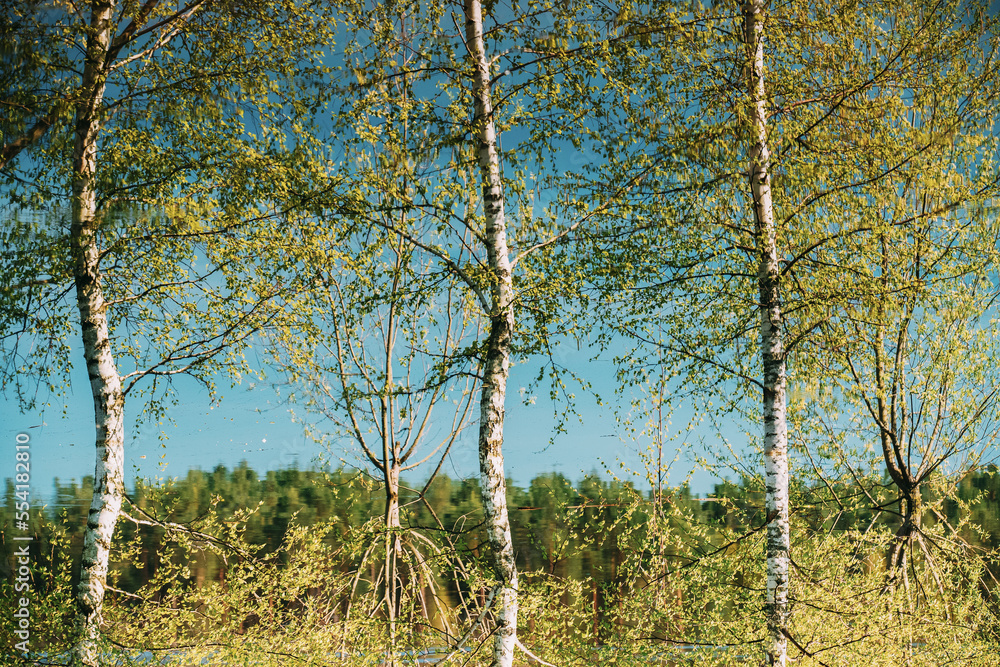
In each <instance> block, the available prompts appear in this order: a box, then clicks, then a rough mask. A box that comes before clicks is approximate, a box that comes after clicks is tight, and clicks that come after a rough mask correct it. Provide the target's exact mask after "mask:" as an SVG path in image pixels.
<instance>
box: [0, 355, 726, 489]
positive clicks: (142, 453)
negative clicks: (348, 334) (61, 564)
mask: <svg viewBox="0 0 1000 667" xmlns="http://www.w3.org/2000/svg"><path fill="white" fill-rule="evenodd" d="M73 356H74V360H75V363H74V366H73V369H72V372H71V377H70V388H69V390H68V391H67V393H66V395H65V396H64V397H52V398H51V401H50V405H49V406H47V407H44V408H41V409H39V410H37V411H33V412H29V413H24V414H22V413H21V412H20V410H19V409H18V406H17V405H16V403H15V402H13V401H11V400H10V399H9V397H7V398H5V399H4V400H3V402H2V403H0V405H2V408H0V411H2V412H0V415H2V423H3V432H4V435H3V437H4V440H5V441H6V442H8V443H9V444H10V445H11V447H9V448H6V449H7V451H9V452H10V453H11V455H10V457H9V465H6V466H3V467H4V468H6V469H7V470H5V472H4V474H2V477H5V478H6V477H10V476H11V474H12V471H13V465H14V458H13V451H14V450H13V443H14V439H15V436H16V435H17V433H19V432H27V433H29V434H30V435H31V446H32V448H31V466H32V470H31V473H32V487H33V489H34V493H35V494H36V495H40V496H41V497H42V498H44V499H46V501H51V497H52V493H53V479H54V478H59V479H60V480H61V481H63V482H66V481H70V480H80V478H82V477H83V476H84V475H87V474H93V470H94V430H93V427H92V426H91V424H92V423H93V403H92V399H91V395H90V387H89V383H88V379H87V374H86V370H85V367H84V364H83V358H82V357H83V355H82V353H81V352H80V351H79V349H76V350H74V355H73ZM591 356H592V353H591V352H588V351H587V350H582V351H578V350H576V349H575V348H571V349H569V351H566V352H564V353H561V358H560V363H563V364H566V365H568V366H571V367H572V368H573V369H574V371H576V372H577V373H580V374H582V375H584V376H586V377H587V378H588V379H589V380H590V381H591V382H592V383H593V385H594V387H595V389H596V390H597V391H598V392H599V393H600V394H601V395H602V396H603V397H604V398H605V399H606V400H607V399H611V398H614V389H615V383H616V380H615V369H614V367H613V364H612V362H610V361H604V360H597V361H593V360H591ZM536 373H537V366H536V365H535V364H533V363H531V362H530V361H529V362H525V363H522V364H518V365H515V366H514V367H513V368H512V371H511V378H510V382H509V385H508V400H507V421H506V429H505V445H504V448H505V459H506V467H507V474H508V477H510V478H511V479H513V480H514V482H516V483H518V484H527V482H529V481H530V479H531V478H532V477H534V476H536V475H538V474H540V473H544V472H549V471H557V472H560V473H563V474H564V475H566V476H567V477H569V478H570V479H572V480H574V481H575V480H578V479H579V478H580V477H582V476H583V475H584V474H586V473H590V472H599V473H601V474H602V475H605V476H606V474H607V473H606V471H605V468H606V467H607V468H610V469H611V470H612V471H613V472H614V473H615V474H618V475H619V476H622V475H623V474H627V473H625V472H624V471H623V469H622V467H621V464H624V465H625V468H626V469H629V470H634V471H640V472H641V471H642V470H643V462H642V458H641V456H640V451H641V450H643V449H645V448H647V447H649V445H650V444H651V441H650V439H649V438H648V437H640V439H638V440H636V441H633V440H631V439H630V436H629V435H628V432H627V429H626V428H625V427H624V426H623V425H621V424H619V422H618V420H617V418H616V415H615V414H614V410H613V408H612V407H611V406H608V405H606V406H599V405H598V404H597V403H596V401H594V399H593V398H592V397H590V396H587V395H583V394H582V392H577V395H578V401H577V411H578V412H579V416H574V415H570V416H569V417H568V421H567V433H565V434H560V435H559V436H558V437H556V438H555V440H554V442H551V443H550V438H551V437H552V434H553V433H554V431H555V426H556V419H555V417H554V414H553V404H552V402H551V401H550V400H549V399H548V396H547V389H545V390H543V391H541V392H538V393H537V394H536V397H537V399H536V401H535V402H534V404H530V405H526V404H525V402H524V401H523V400H522V399H521V395H522V392H521V391H520V389H521V388H522V387H525V386H527V385H528V383H529V382H530V380H531V379H532V378H533V377H534V376H535V374H536ZM219 393H220V394H221V396H222V398H221V400H220V401H218V403H217V404H216V405H214V406H212V405H210V402H209V399H208V395H207V393H206V392H205V390H204V389H203V388H202V387H201V385H200V384H198V383H197V382H195V381H193V380H190V379H187V380H180V383H179V384H178V395H179V396H180V398H181V401H180V403H179V404H178V405H176V406H175V407H174V408H172V409H171V410H170V412H169V415H170V417H171V418H172V420H173V421H174V424H170V423H166V422H165V423H164V424H161V425H158V424H151V423H144V424H140V425H139V427H138V428H136V426H135V418H136V415H137V414H138V412H139V411H141V408H142V406H141V404H140V405H136V403H135V401H133V402H132V403H130V404H128V405H127V413H128V415H127V417H128V420H127V422H126V428H127V436H126V480H127V482H128V484H129V486H131V484H132V481H133V480H134V479H135V478H136V477H144V478H153V479H155V478H170V477H183V476H184V475H186V473H187V471H188V470H189V469H192V468H200V469H202V470H211V469H212V468H214V467H215V466H217V465H220V464H221V465H224V466H226V467H229V468H232V467H234V466H236V465H237V464H239V463H240V462H241V461H246V462H247V463H248V464H249V465H250V466H251V467H252V468H254V469H255V470H257V471H259V472H263V471H266V470H274V469H279V468H283V467H289V466H292V465H298V466H299V467H300V468H308V467H310V466H314V465H316V461H317V457H319V456H321V455H324V454H326V450H325V449H324V448H323V447H321V446H320V445H318V444H317V443H315V442H313V441H311V440H309V439H307V438H306V437H305V436H304V435H303V427H302V425H301V424H298V423H296V422H295V421H294V420H293V418H292V415H291V412H290V409H289V406H288V405H287V404H283V403H282V402H281V401H280V399H279V397H278V394H277V393H276V392H275V391H274V389H273V388H272V387H271V386H270V385H269V384H267V383H261V382H257V383H256V384H254V385H251V383H249V382H244V384H242V385H237V386H235V387H231V388H229V387H220V392H219ZM525 395H527V394H525ZM64 404H65V410H64ZM297 411H298V412H299V413H300V414H303V416H304V417H308V415H306V414H305V413H302V411H301V409H297ZM476 413H477V414H478V410H477V411H476ZM690 414H691V413H690V412H689V411H685V410H683V409H681V410H679V411H678V419H675V420H674V421H675V422H676V423H678V424H680V423H681V422H686V421H687V420H688V418H689V417H690ZM671 428H672V429H673V427H671ZM672 432H673V433H674V434H675V435H676V433H677V431H676V429H673V431H672ZM700 435H702V436H706V435H708V434H706V433H705V432H701V433H700ZM475 436H476V431H475V425H473V427H471V428H469V429H467V431H466V434H465V436H464V438H463V440H462V441H461V442H460V443H459V445H458V446H457V447H456V448H454V449H453V451H452V453H451V454H450V457H449V461H448V463H447V464H446V466H445V467H444V468H443V470H444V472H445V473H446V474H448V475H449V476H452V477H467V476H475V475H476V474H477V468H478V458H477V452H476V444H475ZM668 438H669V434H668ZM695 440H697V438H690V437H689V438H688V442H689V444H690V443H693V442H694V441H695ZM678 442H680V438H678V439H677V440H676V441H675V442H670V441H669V440H668V442H667V443H666V444H665V446H664V456H663V458H664V464H665V465H666V464H667V463H669V462H671V461H672V460H673V459H674V457H675V455H676V454H677V443H678ZM331 454H332V455H333V456H335V457H340V458H342V459H343V460H344V461H346V462H347V463H349V464H350V463H355V462H358V461H359V458H358V457H359V453H358V451H357V450H356V449H355V448H353V447H352V446H351V445H350V443H349V442H348V443H345V445H344V446H343V447H342V448H340V449H339V450H338V449H335V450H334V451H332V452H331ZM691 468H692V463H691V459H690V457H689V456H688V455H687V454H682V455H681V457H680V458H679V459H678V460H677V462H675V463H673V464H672V465H671V473H670V477H669V481H670V482H671V483H674V484H676V483H680V482H682V481H683V480H684V478H685V476H686V475H687V474H688V472H689V471H690V470H691ZM426 470H427V472H429V470H430V469H429V468H426ZM416 476H417V477H420V476H421V475H419V474H417V475H416ZM636 481H637V483H642V477H641V475H640V477H639V478H638V479H637V480H636ZM713 481H714V478H712V477H711V476H710V475H708V474H707V473H704V472H699V473H697V474H696V475H695V476H694V477H693V478H692V486H693V488H694V490H695V491H696V492H700V493H703V494H704V493H708V492H709V491H711V484H712V483H713Z"/></svg>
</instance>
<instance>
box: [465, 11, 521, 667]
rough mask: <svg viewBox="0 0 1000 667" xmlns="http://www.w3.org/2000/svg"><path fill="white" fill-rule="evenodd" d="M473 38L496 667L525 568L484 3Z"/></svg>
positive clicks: (486, 501) (482, 451) (483, 472)
mask: <svg viewBox="0 0 1000 667" xmlns="http://www.w3.org/2000/svg"><path fill="white" fill-rule="evenodd" d="M465 39H466V44H467V46H468V48H469V56H470V57H471V58H472V61H473V65H474V67H475V80H474V83H473V95H474V97H475V105H476V108H475V117H474V119H473V132H474V136H475V140H476V141H477V143H478V146H477V149H478V157H479V171H480V174H481V180H482V184H483V185H482V187H483V209H484V213H485V217H486V234H485V241H486V252H487V262H488V268H489V270H490V273H491V279H492V283H493V289H492V294H491V301H492V303H491V306H492V312H490V327H489V341H488V343H487V346H486V350H485V358H484V359H483V367H482V375H483V386H482V399H481V401H480V405H481V415H480V424H479V471H480V476H481V478H482V479H481V486H482V493H483V507H484V510H485V514H486V526H487V536H488V541H489V548H490V557H491V559H492V564H493V571H494V575H495V576H496V578H497V580H498V582H499V586H500V588H499V590H498V591H497V595H496V598H495V599H496V602H495V603H494V604H495V610H496V619H497V628H496V632H495V635H494V643H493V661H492V666H493V667H511V665H512V664H513V661H514V646H515V644H516V642H517V605H518V599H517V566H516V564H515V562H514V546H513V543H512V541H511V535H510V522H509V520H508V518H507V481H506V479H505V476H504V469H503V424H504V399H505V397H506V394H507V375H508V372H509V367H510V346H511V339H512V336H513V333H514V310H513V300H514V286H513V281H512V277H511V266H510V258H509V257H508V252H507V230H506V220H505V218H504V195H503V184H502V182H501V178H500V159H499V155H498V153H497V138H496V128H495V126H494V123H493V103H492V101H491V99H490V66H489V61H488V60H487V58H486V49H485V45H484V43H483V14H482V5H481V4H480V2H479V0H465Z"/></svg>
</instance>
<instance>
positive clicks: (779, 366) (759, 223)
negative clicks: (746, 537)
mask: <svg viewBox="0 0 1000 667" xmlns="http://www.w3.org/2000/svg"><path fill="white" fill-rule="evenodd" d="M743 12H744V14H743V17H744V42H745V44H746V51H747V75H748V81H747V86H748V89H749V102H750V104H749V107H750V108H749V117H750V122H751V125H752V133H753V134H752V138H751V142H752V147H751V150H750V164H749V169H750V188H751V192H752V195H753V210H754V222H755V232H756V236H757V251H758V254H759V257H760V264H759V268H758V273H757V281H758V285H759V288H760V344H761V358H762V367H763V368H762V370H763V373H764V406H763V407H764V415H763V416H764V472H765V494H766V495H765V502H766V508H767V519H768V522H769V523H768V525H767V598H766V600H765V611H766V614H767V631H768V643H767V645H766V653H767V664H768V665H780V666H781V667H785V664H786V661H787V657H786V655H787V639H786V636H787V631H788V564H789V554H788V552H789V526H788V426H787V423H786V419H785V385H786V374H785V349H784V332H783V330H782V308H781V291H780V275H781V274H780V267H779V265H778V249H777V230H776V228H775V221H774V209H773V206H772V202H771V174H770V169H771V156H770V151H769V149H768V140H767V106H766V101H767V90H766V88H765V86H764V2H763V0H748V1H747V2H746V4H745V5H744V6H743Z"/></svg>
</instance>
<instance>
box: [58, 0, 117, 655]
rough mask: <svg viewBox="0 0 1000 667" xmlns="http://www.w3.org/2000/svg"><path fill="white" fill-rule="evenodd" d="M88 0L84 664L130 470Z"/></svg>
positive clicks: (82, 293) (105, 12)
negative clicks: (108, 289) (103, 237)
mask: <svg viewBox="0 0 1000 667" xmlns="http://www.w3.org/2000/svg"><path fill="white" fill-rule="evenodd" d="M91 7H92V14H91V22H90V32H89V34H88V36H87V60H86V63H85V65H84V72H83V81H82V86H81V99H80V102H79V103H78V104H77V107H76V138H75V142H74V146H73V201H72V211H73V224H72V230H71V247H72V252H73V258H74V266H73V270H74V278H75V282H76V294H77V305H78V307H79V310H80V325H81V329H82V333H83V352H84V357H85V359H86V361H87V373H88V374H89V376H90V386H91V392H92V394H93V396H94V418H95V427H96V446H97V464H96V467H95V470H94V497H93V500H92V502H91V505H90V513H89V515H88V517H87V530H86V532H85V533H84V545H83V559H82V564H81V573H80V585H79V588H78V589H77V619H76V629H77V632H78V636H77V644H76V647H75V652H76V659H77V660H78V661H79V662H81V663H83V664H85V665H96V664H97V655H96V653H97V649H96V640H97V636H98V632H99V628H100V624H101V606H102V603H103V601H104V588H105V582H106V579H107V574H108V562H109V558H110V553H111V537H112V535H113V534H114V531H115V524H116V523H117V521H118V515H119V512H120V510H121V504H122V497H123V495H124V472H125V395H124V393H123V391H122V384H121V377H120V376H119V374H118V368H117V366H116V364H115V359H114V356H113V355H112V353H111V341H110V337H109V331H108V318H107V303H106V301H105V299H104V293H103V291H102V289H101V273H100V266H99V262H100V255H99V252H98V248H97V236H96V232H97V227H98V220H97V198H96V193H95V189H94V172H95V170H96V167H97V135H98V132H99V129H100V117H99V109H100V106H101V101H102V100H103V98H104V90H105V81H106V67H105V61H106V57H107V53H108V46H109V43H110V40H111V34H112V14H113V11H114V3H113V2H110V1H105V2H97V3H95V4H93V5H92V6H91Z"/></svg>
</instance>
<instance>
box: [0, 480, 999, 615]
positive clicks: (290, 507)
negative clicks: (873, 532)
mask: <svg viewBox="0 0 1000 667" xmlns="http://www.w3.org/2000/svg"><path fill="white" fill-rule="evenodd" d="M878 482H879V480H872V489H882V490H883V491H884V490H885V488H886V486H884V485H881V484H879V483H878ZM90 488H91V480H90V479H89V478H84V479H83V480H82V481H81V482H80V483H79V484H77V483H75V482H72V483H67V484H64V483H60V482H58V481H57V482H56V488H55V493H56V497H57V502H58V505H57V506H56V507H48V508H46V509H45V510H44V511H42V512H40V513H39V514H40V516H37V517H35V519H34V527H35V533H36V534H35V539H34V540H33V541H32V542H31V549H32V552H33V553H32V562H33V563H35V564H37V565H39V566H43V567H42V568H41V569H43V570H44V571H47V572H55V571H58V570H60V569H63V570H64V571H66V570H65V568H62V567H60V566H61V565H66V563H59V562H56V561H57V560H58V559H66V558H70V559H78V558H79V556H80V552H81V551H82V541H83V529H84V526H85V523H86V518H87V508H88V505H89V501H90ZM872 489H869V494H871V493H873V492H874V491H873V490H872ZM834 495H835V496H836V499H837V503H838V504H839V505H840V507H839V508H838V506H837V505H835V504H834V503H833V501H832V499H831V498H832V496H834ZM861 495H862V494H860V493H858V492H857V489H852V488H851V487H849V486H846V485H845V486H844V487H843V488H839V489H838V488H832V489H831V488H830V487H829V486H826V485H813V486H811V485H809V484H799V485H797V488H796V490H795V494H794V498H795V500H796V502H795V503H793V504H794V506H795V507H796V512H797V514H798V516H799V519H800V520H802V521H804V522H805V523H806V524H807V525H808V526H811V527H812V528H814V529H815V530H817V531H830V530H841V531H843V530H852V529H858V528H859V527H862V528H863V527H865V526H870V525H871V524H872V522H873V519H874V521H876V522H879V523H881V524H883V525H886V526H887V527H889V528H893V527H894V522H898V513H897V512H894V511H892V505H891V498H890V499H888V502H887V503H886V504H885V505H884V506H882V507H881V509H880V511H879V512H878V515H877V516H876V514H875V513H874V512H873V511H872V509H871V508H869V507H866V503H864V502H859V503H857V504H855V505H852V506H851V508H850V509H849V510H846V511H845V510H844V509H843V503H844V502H845V499H848V498H851V497H855V498H857V497H860V496H861ZM402 496H403V499H404V502H405V503H406V506H405V508H404V512H403V523H404V526H406V527H407V528H408V529H416V530H420V531H422V532H424V533H430V534H435V535H437V536H438V537H442V538H445V539H447V540H449V541H450V543H452V544H454V545H455V548H456V549H459V550H461V551H462V552H463V555H464V556H465V557H467V558H469V559H479V558H481V557H485V553H484V550H483V546H482V545H483V544H484V543H485V535H484V532H483V530H482V527H481V521H482V511H481V505H480V492H479V484H478V481H477V480H471V479H466V480H454V479H451V478H449V477H447V476H444V475H440V476H438V477H437V478H436V479H435V480H434V481H433V483H431V484H429V485H427V486H426V487H424V486H423V485H407V484H405V483H404V491H403V493H402ZM383 498H384V494H383V492H382V489H381V487H380V486H379V484H378V483H377V481H375V480H373V479H371V478H368V477H366V476H364V475H362V474H359V473H357V472H351V471H347V470H338V471H334V472H332V473H331V472H320V471H312V470H298V469H285V470H278V471H269V472H267V473H266V474H264V475H259V474H258V473H257V472H255V471H254V470H252V469H250V468H249V467H247V466H246V465H245V464H244V465H240V466H239V467H237V468H235V469H234V470H228V469H226V468H225V467H221V466H220V467H218V468H216V469H215V470H213V471H211V472H203V471H200V470H192V471H190V472H189V473H188V474H187V476H186V477H185V478H183V479H177V480H174V481H171V482H168V483H166V484H164V485H160V486H148V485H146V484H144V483H141V482H137V483H136V485H135V487H134V489H133V491H132V493H131V494H129V498H128V503H127V505H126V508H125V510H126V512H127V514H128V515H129V517H131V519H138V522H137V521H133V520H129V519H123V520H122V521H120V522H119V527H118V533H116V538H117V540H118V543H119V544H120V545H134V547H135V548H134V549H132V555H131V557H129V558H122V559H119V560H118V562H116V563H115V564H114V566H113V572H112V576H111V581H112V582H113V586H114V588H116V589H118V590H119V591H123V592H126V593H130V592H135V591H137V590H139V589H140V588H141V587H142V586H143V585H145V584H146V583H148V582H149V581H150V580H151V579H152V578H153V577H154V575H155V574H156V572H157V571H158V569H159V568H160V567H161V566H162V565H163V563H162V562H161V560H160V559H161V558H163V557H164V554H170V553H172V552H171V551H170V550H169V549H167V548H166V544H165V541H166V540H165V534H166V531H165V529H164V528H163V527H160V526H158V525H148V524H149V523H154V524H155V523H157V522H159V523H173V524H181V525H185V526H194V527H197V526H198V525H199V522H202V521H204V520H205V519H206V517H209V516H212V517H214V518H215V520H216V521H219V522H221V523H222V524H225V523H226V522H236V521H239V522H240V526H241V529H242V530H243V531H244V532H243V533H242V535H243V540H244V542H245V543H246V544H249V545H252V546H253V547H254V548H256V549H257V550H258V551H257V553H258V554H266V553H272V552H274V551H275V550H277V549H278V548H279V547H280V545H281V544H282V541H283V539H284V538H285V535H286V532H287V531H288V530H289V527H290V526H292V525H304V526H312V527H320V526H322V529H323V530H325V531H327V532H326V536H325V540H326V541H328V542H329V543H330V544H331V545H333V546H339V543H340V542H341V541H343V540H345V539H349V536H350V534H351V532H352V529H356V528H357V527H359V526H363V525H365V524H366V523H369V522H376V523H377V521H378V517H379V516H380V515H381V512H382V509H383ZM508 499H509V502H510V509H511V524H512V530H513V533H514V535H513V536H514V544H515V546H516V549H517V557H518V567H519V569H520V570H521V572H523V573H524V575H525V576H526V577H529V578H530V577H532V576H546V577H557V578H562V579H566V580H574V581H579V582H585V584H586V589H585V590H588V591H589V593H588V594H587V597H588V598H590V599H589V600H587V602H588V606H590V605H591V604H592V606H593V609H594V614H595V623H596V622H597V621H598V620H599V618H597V617H598V616H600V615H601V612H600V610H602V609H605V608H607V607H608V606H610V605H614V604H616V603H617V601H618V599H620V596H621V595H627V589H626V587H625V586H624V581H625V577H624V574H623V573H622V572H621V567H622V564H623V563H625V562H626V560H627V557H628V556H629V555H630V554H632V555H634V554H635V553H637V552H641V551H642V550H643V549H648V548H649V541H648V540H647V536H646V535H645V534H644V530H643V524H644V522H646V521H647V520H648V518H649V516H650V515H651V513H652V512H656V511H657V507H658V506H668V505H669V506H672V509H674V510H676V509H681V510H682V511H681V512H676V511H675V512H672V513H671V514H672V516H675V517H683V518H678V519H676V520H677V521H684V522H689V523H690V524H691V525H692V526H693V525H695V524H697V525H698V527H699V530H697V531H694V530H692V531H691V532H692V534H697V535H699V536H700V537H699V538H698V539H701V540H703V542H704V543H703V544H702V545H700V546H698V547H697V548H696V552H697V551H698V550H700V551H701V552H703V553H705V554H710V553H712V552H714V551H716V550H717V549H718V546H719V545H720V544H724V543H725V542H726V541H727V540H732V539H733V536H738V535H740V534H744V533H747V532H749V531H753V530H755V529H758V528H759V527H760V526H761V525H762V524H763V521H764V517H763V510H762V508H763V493H762V490H761V488H760V483H759V481H756V480H752V479H743V480H741V482H740V483H732V482H726V483H723V484H718V485H716V487H715V490H714V492H713V493H712V494H711V496H709V497H706V498H698V497H695V496H694V495H693V494H692V493H691V492H690V489H689V488H687V487H681V488H679V489H671V490H670V491H669V492H668V493H664V494H663V495H662V496H661V497H660V498H659V499H658V498H657V497H656V495H655V494H654V493H653V492H651V491H648V490H640V489H637V488H636V487H635V486H634V485H632V484H630V483H623V482H620V481H613V480H612V481H609V480H607V479H604V478H602V477H600V476H597V475H588V476H585V477H583V478H582V479H581V480H579V481H578V482H577V483H576V484H574V483H572V482H571V481H570V480H569V479H567V478H566V477H565V476H564V475H562V474H559V473H548V474H544V475H540V476H538V477H536V478H534V479H533V480H531V482H530V484H528V485H527V486H526V487H520V486H517V485H513V484H511V485H510V488H509V490H508ZM15 501H16V499H15V497H14V486H13V483H12V482H10V481H9V480H8V482H7V486H6V493H5V499H4V504H5V508H4V513H3V519H2V521H0V525H2V526H3V529H4V530H3V535H9V534H10V531H9V530H8V523H9V522H10V521H12V520H13V517H14V506H15ZM940 506H941V508H942V509H943V512H944V514H945V515H946V516H947V519H948V520H949V521H950V522H952V523H953V524H956V525H958V524H959V523H960V521H959V519H964V520H965V521H964V525H968V526H969V527H968V528H967V529H966V530H965V531H963V532H964V535H963V537H964V538H965V539H966V540H967V541H968V542H969V543H970V544H974V545H981V546H983V547H996V546H997V545H998V544H1000V475H998V474H996V471H995V470H990V471H983V472H977V473H972V474H970V475H968V476H967V477H966V478H965V479H964V480H962V482H961V483H960V484H959V486H958V487H957V489H956V490H955V492H954V493H953V494H952V495H951V496H950V497H949V499H948V500H946V501H944V502H942V503H941V505H940ZM373 525H374V524H373ZM317 529H318V528H317ZM678 529H679V530H682V531H683V530H684V529H685V527H684V526H678ZM706 536H707V537H706ZM2 542H3V543H2V544H0V550H2V553H3V556H4V557H3V558H2V559H0V578H2V579H6V580H9V578H10V575H11V567H12V562H13V560H12V559H13V550H14V546H13V545H12V543H11V542H10V541H9V540H7V539H3V541H2ZM59 544H62V545H68V548H56V547H57V546H58V545H59ZM192 553H193V554H194V555H193V560H192V561H191V562H188V563H187V564H186V565H187V573H188V576H190V579H191V581H190V583H191V584H193V585H194V586H199V585H202V584H204V583H206V582H209V581H224V580H225V576H226V564H225V562H224V561H223V560H222V559H221V558H219V557H218V556H217V555H216V554H215V553H213V552H212V551H210V550H205V551H197V550H195V551H193V552H192ZM167 557H169V556H167ZM349 566H350V565H349V564H347V565H343V567H349ZM78 570H79V568H78V567H75V565H74V567H72V569H71V570H69V571H71V572H73V573H76V572H77V571H78ZM73 583H74V585H75V583H76V582H75V581H74V582H73ZM46 585H47V584H46V582H44V581H38V582H35V590H42V591H44V590H45V587H46Z"/></svg>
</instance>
